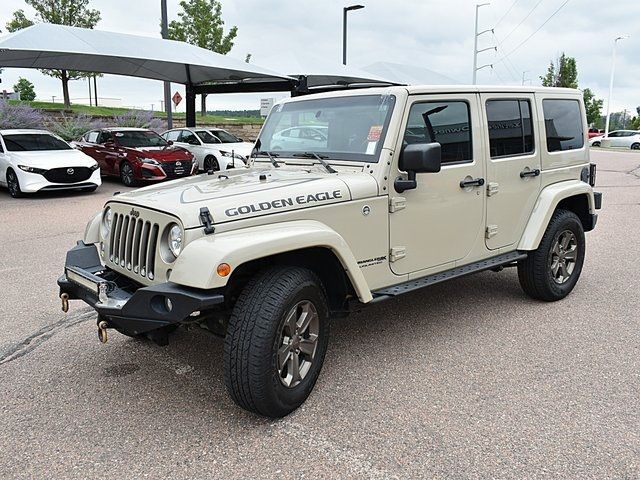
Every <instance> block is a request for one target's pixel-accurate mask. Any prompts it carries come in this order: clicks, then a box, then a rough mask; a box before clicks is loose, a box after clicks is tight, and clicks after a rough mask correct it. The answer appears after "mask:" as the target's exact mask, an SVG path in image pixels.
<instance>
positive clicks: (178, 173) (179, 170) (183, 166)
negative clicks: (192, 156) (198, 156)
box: [161, 160, 193, 177]
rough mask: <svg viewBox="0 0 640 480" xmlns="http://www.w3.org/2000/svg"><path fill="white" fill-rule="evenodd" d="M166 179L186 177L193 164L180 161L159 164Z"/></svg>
mask: <svg viewBox="0 0 640 480" xmlns="http://www.w3.org/2000/svg"><path fill="white" fill-rule="evenodd" d="M178 163H180V165H177V164H178ZM161 166H162V169H163V170H164V173H166V174H167V177H186V176H187V175H190V174H191V167H192V166H193V163H192V162H190V161H189V160H181V161H179V162H162V164H161Z"/></svg>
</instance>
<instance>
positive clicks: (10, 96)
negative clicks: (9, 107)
mask: <svg viewBox="0 0 640 480" xmlns="http://www.w3.org/2000/svg"><path fill="white" fill-rule="evenodd" d="M0 98H2V99H3V100H20V92H7V91H6V90H2V93H1V94H0Z"/></svg>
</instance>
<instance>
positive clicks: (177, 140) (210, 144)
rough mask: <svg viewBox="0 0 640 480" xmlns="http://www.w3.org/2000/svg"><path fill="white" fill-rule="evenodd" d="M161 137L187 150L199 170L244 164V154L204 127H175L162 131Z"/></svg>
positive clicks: (215, 169) (234, 166) (225, 168)
mask: <svg viewBox="0 0 640 480" xmlns="http://www.w3.org/2000/svg"><path fill="white" fill-rule="evenodd" d="M162 137H163V138H164V139H165V140H167V141H169V142H172V143H173V144H174V145H178V146H180V147H182V148H184V149H186V150H189V151H190V152H191V153H192V154H193V156H194V157H195V161H197V162H198V169H199V170H204V171H205V172H208V171H210V170H213V171H219V170H228V169H230V168H239V167H244V166H246V156H243V155H242V154H240V153H238V152H236V151H235V149H234V148H233V147H232V146H231V147H230V146H227V145H226V144H224V143H222V142H221V141H220V139H219V138H218V137H216V136H215V135H213V134H212V133H211V132H210V131H209V130H208V129H206V128H176V129H174V130H168V131H166V132H164V133H163V134H162Z"/></svg>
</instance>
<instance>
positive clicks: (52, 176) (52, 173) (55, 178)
mask: <svg viewBox="0 0 640 480" xmlns="http://www.w3.org/2000/svg"><path fill="white" fill-rule="evenodd" d="M91 173H92V172H91V169H90V168H88V167H62V168H52V169H51V170H47V171H46V172H45V173H44V174H43V176H44V178H46V179H47V180H48V181H50V182H51V183H76V182H84V181H85V180H88V179H89V177H90V176H91Z"/></svg>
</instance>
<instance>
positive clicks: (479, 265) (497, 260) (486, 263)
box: [371, 252, 527, 302]
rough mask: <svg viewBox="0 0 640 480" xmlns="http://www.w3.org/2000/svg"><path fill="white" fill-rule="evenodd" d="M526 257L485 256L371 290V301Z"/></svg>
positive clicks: (513, 255)
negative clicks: (431, 273) (475, 260)
mask: <svg viewBox="0 0 640 480" xmlns="http://www.w3.org/2000/svg"><path fill="white" fill-rule="evenodd" d="M525 258H527V253H525V252H509V253H504V254H502V255H498V256H496V257H491V258H487V259H486V260H482V261H480V262H475V263H470V264H468V265H463V266H461V267H456V268H452V269H451V270H445V271H444V272H440V273H434V274H433V275H427V276H426V277H422V278H417V279H415V280H409V281H408V282H404V283H400V284H398V285H394V286H391V287H385V288H381V289H379V290H375V291H373V292H371V293H372V294H373V300H372V302H380V301H382V300H386V299H387V298H390V297H395V296H397V295H401V294H403V293H408V292H413V291H414V290H418V289H420V288H424V287H428V286H430V285H435V284H436V283H440V282H444V281H446V280H451V279H452V278H458V277H463V276H465V275H469V274H471V273H477V272H482V271H483V270H491V269H492V268H496V267H500V266H504V265H508V264H510V263H513V262H517V261H518V260H523V259H525Z"/></svg>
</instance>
